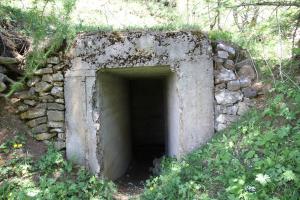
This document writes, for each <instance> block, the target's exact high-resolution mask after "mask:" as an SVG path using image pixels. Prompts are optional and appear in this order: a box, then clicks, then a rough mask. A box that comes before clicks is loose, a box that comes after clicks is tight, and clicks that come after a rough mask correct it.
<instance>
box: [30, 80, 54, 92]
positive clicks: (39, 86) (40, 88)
mask: <svg viewBox="0 0 300 200" xmlns="http://www.w3.org/2000/svg"><path fill="white" fill-rule="evenodd" d="M52 87H53V86H52V85H51V84H49V83H47V82H45V81H42V82H38V83H36V84H35V87H34V88H35V91H37V92H48V91H49V90H51V88H52Z"/></svg>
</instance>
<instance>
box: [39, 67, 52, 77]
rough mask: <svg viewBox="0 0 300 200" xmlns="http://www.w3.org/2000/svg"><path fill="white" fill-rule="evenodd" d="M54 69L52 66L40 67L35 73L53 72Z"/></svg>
mask: <svg viewBox="0 0 300 200" xmlns="http://www.w3.org/2000/svg"><path fill="white" fill-rule="evenodd" d="M52 73H53V69H52V68H50V67H47V68H42V69H38V70H36V71H35V72H34V74H35V75H43V74H52Z"/></svg>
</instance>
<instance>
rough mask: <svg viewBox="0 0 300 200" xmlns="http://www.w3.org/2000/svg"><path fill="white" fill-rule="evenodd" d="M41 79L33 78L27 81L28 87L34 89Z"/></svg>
mask: <svg viewBox="0 0 300 200" xmlns="http://www.w3.org/2000/svg"><path fill="white" fill-rule="evenodd" d="M40 80H41V78H40V77H39V76H33V77H32V78H31V79H29V80H28V81H27V86H28V87H33V86H35V84H37V83H38V82H39V81H40Z"/></svg>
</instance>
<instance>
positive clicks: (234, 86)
mask: <svg viewBox="0 0 300 200" xmlns="http://www.w3.org/2000/svg"><path fill="white" fill-rule="evenodd" d="M240 88H241V84H240V81H239V80H233V81H229V82H228V83H227V89H228V90H230V91H237V90H239V89H240Z"/></svg>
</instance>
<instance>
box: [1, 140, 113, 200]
mask: <svg viewBox="0 0 300 200" xmlns="http://www.w3.org/2000/svg"><path fill="white" fill-rule="evenodd" d="M25 142H26V141H25V140H20V139H18V138H14V139H11V140H8V141H7V142H5V143H4V144H2V145H1V147H0V153H2V155H4V154H5V155H9V157H10V159H6V161H5V164H3V165H2V166H1V168H0V199H1V200H10V199H22V200H23V199H49V200H52V199H101V200H110V199H113V194H114V193H115V191H116V190H115V186H114V184H113V183H111V182H108V181H104V180H101V179H99V178H97V177H95V176H93V175H92V174H90V173H89V172H87V171H86V170H85V169H83V168H78V167H75V166H73V165H72V163H70V162H68V161H66V160H65V159H64V158H63V156H62V153H61V152H58V151H57V150H55V149H54V148H52V147H50V148H49V149H48V151H47V153H46V154H45V155H44V156H43V157H41V158H40V159H39V160H38V161H33V160H32V159H31V158H28V157H27V156H25V155H23V154H20V153H19V152H20V150H22V148H23V146H24V143H25ZM3 153H4V154H3Z"/></svg>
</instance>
